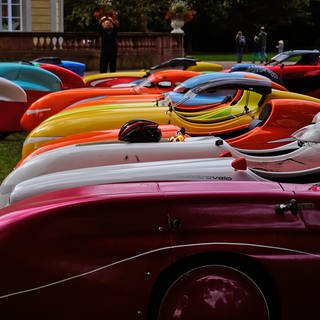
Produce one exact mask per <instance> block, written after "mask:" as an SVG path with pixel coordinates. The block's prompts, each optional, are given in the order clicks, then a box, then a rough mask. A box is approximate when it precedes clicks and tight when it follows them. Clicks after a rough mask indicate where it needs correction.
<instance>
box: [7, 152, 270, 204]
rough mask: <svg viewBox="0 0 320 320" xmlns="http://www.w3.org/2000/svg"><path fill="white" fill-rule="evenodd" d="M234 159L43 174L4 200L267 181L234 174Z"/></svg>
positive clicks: (246, 173) (246, 171)
mask: <svg viewBox="0 0 320 320" xmlns="http://www.w3.org/2000/svg"><path fill="white" fill-rule="evenodd" d="M233 161H234V159H233V158H212V159H208V158H204V159H199V158H196V159H183V160H165V161H152V162H137V163H126V164H116V165H106V166H97V167H86V168H80V169H71V170H65V171H58V172H54V173H50V174H43V175H40V176H38V177H34V178H30V179H27V180H24V181H22V182H20V183H17V184H16V185H15V186H13V188H12V190H11V192H10V193H7V194H5V193H4V196H3V197H2V199H1V202H2V204H3V205H8V204H10V203H14V202H17V201H20V200H23V199H26V198H29V197H32V196H35V195H39V194H44V193H47V192H51V191H55V190H61V189H67V188H72V187H76V186H84V185H97V184H104V183H115V182H116V183H119V182H139V181H181V180H183V181H190V180H214V181H266V180H265V179H264V178H261V177H259V176H258V175H256V174H254V173H253V172H252V171H250V170H249V169H244V170H235V169H234V168H233V167H232V163H233Z"/></svg>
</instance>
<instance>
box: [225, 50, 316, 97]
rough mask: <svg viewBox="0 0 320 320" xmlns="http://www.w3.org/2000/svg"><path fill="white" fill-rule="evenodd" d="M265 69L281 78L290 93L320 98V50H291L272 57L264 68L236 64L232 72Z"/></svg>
mask: <svg viewBox="0 0 320 320" xmlns="http://www.w3.org/2000/svg"><path fill="white" fill-rule="evenodd" d="M257 69H265V72H267V71H268V70H269V72H272V73H273V75H271V74H270V75H271V77H272V78H274V74H276V75H277V76H278V77H279V79H278V80H279V81H280V82H281V83H282V84H283V85H284V86H285V87H286V88H287V89H288V90H290V91H293V92H298V93H303V94H306V95H309V96H312V97H316V98H320V52H319V51H318V50H290V51H285V52H282V53H279V54H277V55H276V56H274V57H272V58H271V59H270V61H269V62H268V63H266V64H265V65H264V66H263V67H260V66H256V65H254V64H236V65H234V66H233V67H232V68H231V71H240V70H241V71H249V70H251V71H252V72H255V71H254V70H257Z"/></svg>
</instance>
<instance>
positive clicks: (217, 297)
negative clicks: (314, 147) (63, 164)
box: [0, 181, 320, 320]
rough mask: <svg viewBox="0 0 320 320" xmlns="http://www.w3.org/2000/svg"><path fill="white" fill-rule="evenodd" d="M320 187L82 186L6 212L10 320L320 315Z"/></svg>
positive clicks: (1, 304) (0, 222) (1, 217)
mask: <svg viewBox="0 0 320 320" xmlns="http://www.w3.org/2000/svg"><path fill="white" fill-rule="evenodd" d="M319 192H320V187H319V185H317V184H314V185H306V184H302V185H291V184H279V183H271V182H256V181H255V182H252V181H251V182H242V181H235V182H230V181H220V182H216V181H192V182H190V181H185V182H165V181H164V182H158V183H156V182H148V183H141V182H139V183H120V184H110V185H95V186H87V187H79V188H72V189H68V190H63V191H57V192H52V193H48V194H45V195H42V196H38V197H34V198H29V199H27V200H26V201H21V202H19V203H16V204H14V205H12V206H9V207H7V208H4V209H2V210H0V230H1V240H0V254H1V257H2V260H1V264H0V283H1V286H0V312H1V317H2V318H3V319H20V318H30V319H48V320H53V319H79V320H81V319H88V318H89V319H95V320H100V319H106V317H107V318H110V319H114V318H117V319H137V318H138V319H139V318H141V319H151V320H153V319H159V320H162V319H165V320H168V319H177V318H178V319H181V320H186V319H188V320H189V319H233V320H238V319H239V320H243V319H246V320H256V319H261V320H267V319H268V320H270V319H272V320H273V319H280V320H300V319H301V318H303V317H305V316H306V314H307V315H308V318H312V319H317V318H318V316H319V301H318V300H319V299H318V291H319V287H320V276H319V269H320V249H319V241H320V232H319V218H318V217H319V213H320V197H319V195H320V194H319Z"/></svg>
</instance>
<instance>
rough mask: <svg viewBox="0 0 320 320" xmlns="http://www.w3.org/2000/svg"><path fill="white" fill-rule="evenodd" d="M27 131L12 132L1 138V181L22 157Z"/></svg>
mask: <svg viewBox="0 0 320 320" xmlns="http://www.w3.org/2000/svg"><path fill="white" fill-rule="evenodd" d="M26 135H27V134H26V133H22V132H19V133H12V134H10V135H9V136H7V137H6V138H5V139H1V140H0V181H2V180H3V179H4V178H5V177H6V176H7V175H8V174H9V173H10V172H11V171H12V169H13V168H14V167H15V165H16V164H17V163H18V161H19V160H20V159H21V150H22V144H23V141H24V139H25V137H26Z"/></svg>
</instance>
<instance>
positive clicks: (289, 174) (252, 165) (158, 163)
mask: <svg viewBox="0 0 320 320" xmlns="http://www.w3.org/2000/svg"><path fill="white" fill-rule="evenodd" d="M169 132H170V131H169ZM171 133H172V132H171ZM292 136H293V138H295V140H296V141H295V142H291V143H289V142H288V144H287V145H285V146H284V147H282V149H281V150H279V148H278V149H276V150H275V149H274V148H272V149H270V150H261V153H257V152H256V153H255V154H254V155H252V154H251V153H252V151H250V150H247V153H245V152H241V151H240V150H237V149H236V148H233V147H232V146H231V145H229V144H228V143H227V142H226V141H223V140H221V139H220V138H218V137H189V138H185V139H184V140H183V142H178V143H175V142H173V143H170V142H168V140H167V141H162V142H159V141H160V139H161V130H160V128H158V126H157V124H155V123H152V122H149V121H137V123H133V124H130V125H128V127H127V128H125V129H124V130H120V132H119V138H120V139H121V140H122V141H129V142H127V143H120V142H121V140H120V141H119V142H118V143H114V142H113V143H112V141H110V142H109V143H106V141H104V142H100V143H98V142H97V141H96V142H93V143H82V144H81V143H77V144H73V145H69V146H64V147H60V148H55V149H52V150H51V151H46V152H43V153H41V154H37V155H35V156H33V157H30V156H29V157H27V158H26V159H24V161H22V162H21V163H20V166H18V167H17V168H16V169H15V170H14V171H13V172H12V173H11V174H9V175H8V176H7V178H6V179H5V180H4V181H3V182H2V184H1V186H0V203H1V206H6V205H8V204H10V203H13V202H15V201H18V200H21V199H24V198H28V197H30V196H32V195H37V194H40V193H45V192H48V191H52V190H59V189H65V188H70V187H74V186H80V185H92V184H101V183H113V182H124V181H161V180H194V178H196V179H200V180H202V179H205V180H206V179H209V180H210V179H211V180H227V181H232V180H252V179H253V180H257V181H260V180H263V179H261V177H263V178H267V179H275V180H278V181H283V180H285V181H287V182H288V181H302V182H308V181H309V182H310V181H317V179H320V165H319V161H318V159H317V154H318V153H319V146H320V144H319V143H320V136H319V123H315V124H312V125H309V126H306V127H304V128H302V129H299V130H298V131H297V132H296V133H294V134H293V135H292ZM138 141H140V142H138ZM130 142H131V143H130ZM132 142H133V143H132ZM277 153H279V154H277ZM217 157H223V158H226V157H227V158H230V159H228V160H226V159H220V160H218V159H214V158H217ZM188 159H194V161H192V160H191V161H189V160H188ZM210 159H212V161H210ZM173 160H174V161H173ZM182 160H187V161H182ZM208 160H209V161H208ZM233 160H235V161H233ZM240 160H241V161H242V162H241V161H240ZM243 160H245V163H244V162H243ZM150 162H151V163H150ZM239 162H240V163H241V164H242V165H243V166H239ZM134 163H136V164H135V165H134ZM235 163H237V164H238V165H237V166H236V164H235ZM128 164H131V165H128ZM234 169H236V170H234Z"/></svg>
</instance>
